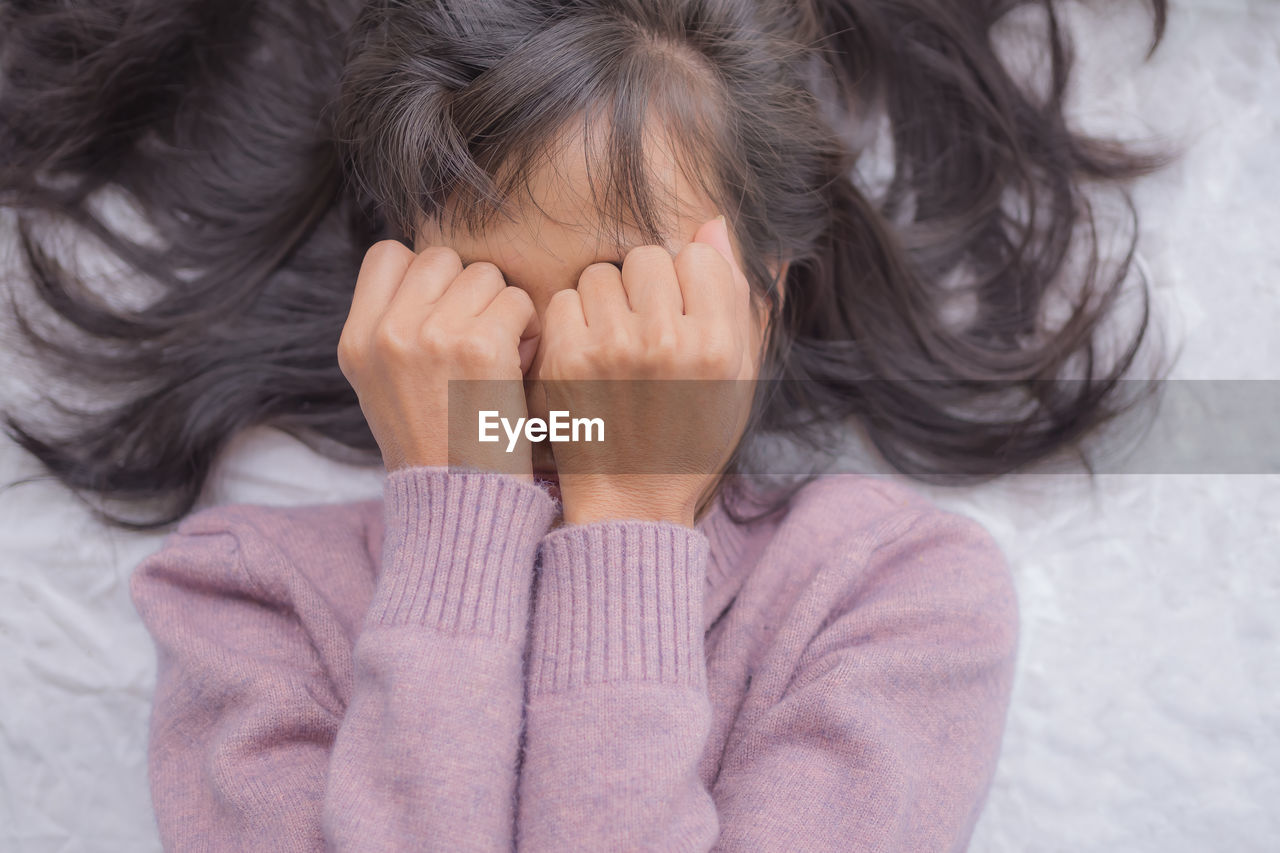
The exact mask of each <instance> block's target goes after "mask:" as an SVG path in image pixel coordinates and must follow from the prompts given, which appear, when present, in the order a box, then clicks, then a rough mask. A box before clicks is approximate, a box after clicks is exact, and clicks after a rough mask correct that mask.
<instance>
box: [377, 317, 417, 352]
mask: <svg viewBox="0 0 1280 853" xmlns="http://www.w3.org/2000/svg"><path fill="white" fill-rule="evenodd" d="M414 348H415V341H414V335H413V334H411V333H409V332H408V331H407V330H405V329H404V328H402V327H401V325H400V324H398V323H383V324H381V325H380V326H378V329H377V331H376V332H374V335H373V349H374V350H375V351H376V352H377V353H378V355H379V356H381V357H382V358H386V359H390V360H399V359H403V358H405V357H407V356H408V355H409V354H410V353H412V352H413V350H414Z"/></svg>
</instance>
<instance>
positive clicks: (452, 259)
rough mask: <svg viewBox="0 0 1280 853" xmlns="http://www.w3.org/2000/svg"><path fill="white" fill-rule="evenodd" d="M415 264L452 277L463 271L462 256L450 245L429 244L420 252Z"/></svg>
mask: <svg viewBox="0 0 1280 853" xmlns="http://www.w3.org/2000/svg"><path fill="white" fill-rule="evenodd" d="M414 264H415V265H416V266H419V267H422V268H424V269H427V270H431V271H433V272H440V273H443V274H447V275H450V277H453V276H456V275H457V274H458V273H460V272H462V258H461V257H460V256H459V255H458V253H457V252H456V251H454V250H453V249H452V248H450V247H449V246H428V247H427V248H425V249H423V250H422V251H421V252H419V253H418V256H417V258H416V259H415V260H414Z"/></svg>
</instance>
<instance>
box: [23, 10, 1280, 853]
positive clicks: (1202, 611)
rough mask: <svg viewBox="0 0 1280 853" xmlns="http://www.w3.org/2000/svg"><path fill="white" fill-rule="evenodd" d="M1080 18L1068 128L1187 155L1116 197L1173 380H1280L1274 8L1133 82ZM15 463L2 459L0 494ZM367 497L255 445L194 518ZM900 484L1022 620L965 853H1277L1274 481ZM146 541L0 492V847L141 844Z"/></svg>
mask: <svg viewBox="0 0 1280 853" xmlns="http://www.w3.org/2000/svg"><path fill="white" fill-rule="evenodd" d="M1094 5H1095V7H1096V9H1095V10H1094V11H1088V10H1080V11H1079V12H1078V13H1077V14H1073V15H1072V18H1071V20H1072V26H1073V29H1074V31H1075V32H1076V33H1077V37H1078V46H1079V53H1080V63H1079V67H1078V69H1077V77H1076V84H1075V87H1074V89H1073V92H1072V104H1073V107H1072V109H1073V113H1074V114H1075V116H1076V117H1077V119H1078V120H1079V122H1080V123H1081V124H1082V125H1083V126H1085V127H1087V128H1090V129H1094V130H1112V129H1120V130H1128V131H1132V132H1134V133H1144V132H1148V131H1159V132H1162V133H1168V134H1174V135H1176V138H1178V139H1183V140H1185V141H1186V142H1187V143H1188V149H1187V153H1186V155H1185V157H1184V159H1183V160H1182V161H1181V162H1180V163H1179V164H1177V165H1176V166H1174V167H1173V168H1171V169H1170V170H1168V171H1166V172H1164V173H1162V174H1160V175H1157V176H1155V177H1152V178H1150V179H1146V180H1144V181H1143V182H1141V183H1140V184H1139V186H1138V191H1137V199H1138V201H1139V205H1140V213H1141V215H1142V217H1143V219H1142V244H1141V246H1142V260H1143V262H1144V263H1145V264H1146V266H1147V268H1148V269H1149V271H1150V273H1151V274H1152V276H1153V279H1154V285H1155V289H1156V293H1157V295H1158V300H1157V303H1156V307H1157V309H1158V310H1159V311H1160V312H1161V313H1162V314H1163V315H1164V316H1165V318H1166V319H1165V321H1164V322H1165V323H1166V326H1167V328H1168V329H1169V331H1170V333H1171V339H1170V343H1171V344H1178V343H1181V344H1182V345H1183V351H1182V357H1181V360H1180V361H1179V363H1178V366H1177V368H1176V370H1175V373H1174V376H1176V377H1179V378H1188V379H1192V378H1194V379H1228V378H1248V379H1273V380H1275V379H1280V344H1278V343H1277V335H1276V333H1277V331H1278V330H1280V289H1278V288H1280V3H1275V2H1271V0H1235V2H1232V0H1218V2H1207V1H1206V0H1201V2H1196V3H1190V2H1175V4H1174V9H1173V14H1172V17H1171V20H1170V24H1169V33H1168V38H1167V42H1166V43H1165V44H1164V45H1163V46H1162V47H1161V48H1160V50H1159V51H1158V53H1157V54H1156V56H1155V57H1154V58H1153V60H1152V61H1151V62H1150V63H1149V64H1147V65H1142V64H1141V63H1140V59H1141V55H1142V53H1143V48H1144V46H1145V44H1146V40H1147V34H1148V30H1147V29H1146V25H1147V18H1145V17H1144V16H1143V15H1142V13H1141V10H1140V9H1139V10H1133V11H1126V12H1125V13H1124V14H1123V15H1122V16H1121V17H1119V18H1114V17H1103V13H1102V12H1101V11H1099V10H1102V9H1104V8H1105V7H1106V6H1108V5H1112V6H1114V5H1116V4H1108V3H1105V2H1099V3H1095V4H1094ZM1125 5H1126V6H1127V5H1128V4H1125ZM1135 5H1137V4H1135ZM7 224H8V220H5V225H6V229H5V231H4V233H3V238H4V239H5V240H6V241H7V240H8V238H9V234H8V231H9V229H8V227H7ZM5 319H6V320H7V318H5ZM0 359H4V360H3V362H0V367H4V368H5V370H4V372H3V376H4V379H3V385H2V386H0V388H3V390H4V392H5V393H6V395H7V396H6V399H19V398H20V396H21V394H22V393H23V388H24V385H23V377H22V376H21V375H18V374H15V373H14V370H15V369H17V368H16V363H15V362H14V361H13V360H12V358H11V356H10V354H9V353H8V352H7V351H5V350H3V349H0ZM36 471H37V468H36V466H35V463H34V462H33V461H32V460H30V459H28V458H26V457H25V456H24V455H23V454H22V453H20V452H19V451H18V449H17V448H16V447H15V446H13V445H12V444H10V443H8V442H7V440H4V441H3V442H0V479H2V480H3V481H4V482H9V481H11V480H14V479H16V478H17V477H20V476H25V475H28V474H31V473H36ZM380 486H381V477H380V476H379V472H377V471H372V470H358V469H353V468H349V467H345V466H341V465H337V464H335V463H332V462H329V461H326V460H324V459H320V458H318V457H316V456H315V455H313V454H312V453H311V452H310V451H308V450H307V449H305V448H304V447H302V446H301V445H299V444H298V443H296V442H294V441H293V440H291V439H288V438H287V437H284V436H282V435H280V434H278V433H274V432H270V431H254V432H251V433H247V434H245V435H244V436H242V437H241V438H240V440H238V441H237V442H236V444H235V447H234V450H233V451H232V452H231V453H230V454H228V456H227V457H226V459H225V461H224V463H223V464H222V465H221V467H220V468H219V470H218V474H217V477H216V482H215V483H214V485H213V488H212V489H211V492H210V494H209V495H208V496H207V498H206V501H207V502H224V501H260V502H264V503H279V504H292V503H302V502H312V501H340V500H355V499H362V498H366V497H375V496H377V495H378V494H379V493H380ZM915 487H916V488H919V489H921V490H922V491H925V492H926V493H928V494H929V495H930V496H931V497H933V498H934V499H935V500H936V501H938V502H939V503H940V504H942V505H944V506H946V507H948V508H951V509H955V510H957V511H960V512H963V513H965V514H968V515H971V516H973V517H975V518H977V519H978V520H979V521H981V522H982V523H983V524H985V525H986V526H987V527H988V529H990V530H991V532H992V533H993V534H994V536H995V537H996V538H997V540H998V541H999V542H1000V544H1001V545H1002V547H1003V548H1004V550H1005V553H1006V554H1007V556H1008V558H1009V560H1010V563H1011V565H1012V567H1013V571H1014V575H1015V578H1016V582H1017V587H1018V594H1019V599H1020V602H1021V610H1022V635H1021V646H1020V655H1019V664H1018V673H1017V679H1016V683H1015V688H1014V695H1013V707H1012V709H1011V712H1010V715H1009V726H1008V733H1007V737H1006V740H1005V745H1004V751H1003V753H1002V757H1001V763H1000V767H999V770H998V772H997V775H996V779H995V782H994V786H993V789H992V791H991V795H990V799H989V800H988V803H987V808H986V811H985V812H984V813H983V815H982V818H981V820H980V821H979V824H978V827H977V830H976V832H975V834H974V838H973V843H972V845H971V848H970V849H971V850H973V851H997V853H1023V852H1024V851H1057V850H1062V851H1073V853H1081V851H1100V853H1101V851H1106V853H1113V851H1143V853H1177V851H1187V852H1188V853H1190V851H1196V853H1201V851H1220V850H1221V851H1226V850H1230V851H1233V853H1244V851H1259V853H1261V851H1273V850H1277V849H1280V816H1278V815H1280V809H1277V806H1280V772H1277V768H1280V664H1278V663H1277V661H1278V659H1280V643H1278V638H1277V622H1278V621H1280V572H1277V569H1280V475H1274V474H1273V475H1257V476H1248V475H1239V474H1235V475H1231V474H1200V475H1168V474H1165V475H1153V474H1143V475H1137V474H1134V475H1108V476H1103V477H1101V478H1100V479H1099V480H1098V488H1097V490H1096V492H1095V493H1094V494H1093V495H1090V494H1089V492H1088V490H1087V488H1086V486H1085V484H1084V482H1083V479H1082V478H1078V477H1077V478H1062V477H1055V478H1041V477H1028V476H1024V477H1013V478H1006V479H1005V480H1003V481H999V482H996V483H992V484H988V485H986V486H982V487H979V488H974V489H968V490H955V491H953V490H946V489H941V488H929V487H924V486H920V485H919V484H916V485H915ZM160 538H161V535H160V534H149V535H143V534H129V533H124V532H122V531H118V530H110V529H105V528H103V527H101V526H99V525H97V524H96V523H93V522H92V521H91V520H90V518H89V515H88V513H87V511H86V509H85V508H84V507H82V506H81V505H80V504H79V503H77V502H76V501H75V500H73V499H72V498H70V497H69V496H68V494H67V493H66V492H65V491H64V490H63V489H61V488H60V487H56V486H53V485H50V484H49V483H38V484H35V485H25V486H21V487H19V488H14V489H10V490H7V491H2V492H0V850H3V851H67V852H68V853H69V851H89V850H92V851H130V853H133V851H147V850H159V849H160V846H159V842H158V840H157V836H156V833H155V830H154V827H153V818H152V813H151V806H150V799H149V793H148V787H147V777H146V759H145V756H146V752H145V750H146V736H147V719H148V712H149V708H150V694H151V690H152V687H153V685H154V677H155V672H154V665H155V664H154V651H153V647H152V645H151V640H150V637H149V635H148V634H147V633H146V631H145V629H144V628H143V626H142V625H141V623H140V622H139V620H138V618H137V615H136V613H135V612H134V610H133V606H132V604H131V602H130V601H129V597H128V586H127V579H128V576H129V573H130V572H131V571H132V569H133V568H134V566H136V565H137V563H138V562H139V561H140V560H141V559H142V558H143V557H144V556H145V555H147V554H149V553H151V552H152V551H154V550H155V549H156V548H157V547H158V545H159V542H160ZM850 806H851V807H854V808H856V804H850Z"/></svg>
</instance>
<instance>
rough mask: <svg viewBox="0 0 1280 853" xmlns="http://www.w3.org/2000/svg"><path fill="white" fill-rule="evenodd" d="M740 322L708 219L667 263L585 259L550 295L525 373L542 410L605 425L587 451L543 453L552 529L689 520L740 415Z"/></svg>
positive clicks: (748, 387) (715, 225)
mask: <svg viewBox="0 0 1280 853" xmlns="http://www.w3.org/2000/svg"><path fill="white" fill-rule="evenodd" d="M754 319H755V318H753V314H752V310H751V291H750V287H749V285H748V283H747V279H746V276H745V275H744V274H743V272H742V270H741V268H740V266H739V264H738V262H737V260H736V258H735V256H734V252H733V248H732V244H731V242H730V240H729V234H728V229H727V227H726V224H725V221H724V219H723V218H721V217H717V218H716V219H713V220H711V221H710V222H708V223H706V224H704V225H703V226H702V227H701V228H699V229H698V232H697V234H695V235H694V239H693V241H692V242H690V243H689V244H688V245H686V246H685V247H684V248H683V249H682V250H681V251H680V252H679V253H678V254H677V255H675V257H672V255H671V253H670V252H669V251H667V250H666V249H663V248H661V247H659V246H642V247H638V248H635V249H632V250H631V251H630V252H629V253H628V254H627V257H626V260H625V261H624V263H623V265H622V269H621V270H619V269H618V268H617V267H616V266H613V265H611V264H593V265H592V266H590V267H588V268H587V269H586V270H585V271H583V273H582V275H581V276H580V277H579V280H578V287H577V289H576V290H562V291H558V292H557V293H556V294H555V295H554V296H553V297H552V299H551V301H550V303H549V305H548V306H547V310H546V315H545V317H544V318H543V320H544V323H545V332H544V333H543V338H542V344H541V345H542V347H543V348H544V350H545V352H544V353H543V357H542V365H541V368H542V369H541V370H540V372H539V380H540V381H545V383H546V391H547V399H548V405H549V407H550V408H552V409H561V410H566V411H568V412H569V413H570V414H571V415H574V416H577V415H579V414H581V415H583V416H586V417H598V418H601V419H602V420H603V421H604V424H605V431H606V435H605V439H606V440H605V441H603V442H599V443H597V444H592V443H590V442H586V441H581V442H573V443H564V444H559V445H555V446H554V447H553V449H554V452H555V456H556V467H557V469H558V473H559V478H560V491H561V495H562V500H563V503H564V518H565V521H567V522H570V523H578V524H582V523H587V522H590V521H595V520H602V519H607V518H640V519H652V520H668V521H673V522H677V523H682V524H686V525H690V526H692V524H693V521H694V512H695V508H696V506H697V504H698V502H699V499H700V498H701V496H702V495H703V493H704V491H705V490H706V489H708V488H709V487H710V486H712V485H713V484H714V481H715V479H716V477H717V476H718V474H719V472H720V471H721V470H722V468H723V466H724V464H725V463H726V462H727V461H728V459H729V457H730V456H731V455H732V452H733V449H734V448H735V447H736V446H737V443H738V441H739V440H740V438H741V436H742V432H743V429H744V427H745V425H746V422H747V417H748V415H749V414H750V406H751V401H752V397H753V392H754V380H755V378H756V375H757V372H758V356H759V344H760V329H759V328H758V327H757V326H756V325H755V323H754V322H753V320H754ZM589 380H611V381H608V382H594V381H589ZM618 380H622V381H618ZM691 380H694V381H691Z"/></svg>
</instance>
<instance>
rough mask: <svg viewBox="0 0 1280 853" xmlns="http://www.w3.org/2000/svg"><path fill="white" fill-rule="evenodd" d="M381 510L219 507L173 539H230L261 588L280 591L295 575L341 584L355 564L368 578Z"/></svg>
mask: <svg viewBox="0 0 1280 853" xmlns="http://www.w3.org/2000/svg"><path fill="white" fill-rule="evenodd" d="M380 507H381V501H380V500H378V501H350V502H346V503H312V504H301V505H291V506H273V505H268V504H250V503H232V504H219V505H217V506H211V507H206V508H204V509H201V510H199V511H197V512H194V513H192V514H191V515H188V516H187V517H186V518H184V519H183V520H182V521H181V522H179V524H178V526H177V528H176V529H175V532H174V533H173V534H171V540H174V541H176V543H182V544H184V545H186V546H188V547H190V543H193V542H195V541H197V540H198V539H199V538H200V537H215V536H217V534H223V536H222V537H218V538H223V539H225V536H227V535H229V536H230V537H231V538H232V539H233V540H234V543H235V549H236V551H237V554H238V559H239V562H240V564H241V566H242V568H243V570H244V571H245V572H247V573H248V574H249V575H250V576H251V577H252V578H253V579H254V581H255V582H256V583H257V584H258V585H259V586H262V587H263V588H264V589H269V588H272V587H274V588H275V591H276V592H280V591H282V587H283V586H288V585H289V583H290V582H291V581H292V580H293V579H295V578H296V577H297V575H298V574H299V573H302V574H304V575H307V576H309V577H310V578H311V580H312V581H314V582H316V583H321V584H323V583H326V582H328V581H337V582H341V581H343V580H344V577H345V576H349V575H350V573H351V568H352V566H353V565H360V566H363V567H365V568H366V570H367V571H368V573H369V575H370V577H372V575H373V567H372V564H371V560H370V556H369V555H370V549H371V547H376V545H377V543H376V542H375V540H374V538H373V537H374V536H375V534H376V536H377V539H378V540H380V531H374V530H372V529H371V528H372V527H374V525H375V524H380V521H381V516H380V511H379V510H380ZM167 544H168V542H166V545H167ZM330 576H332V577H330Z"/></svg>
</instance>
